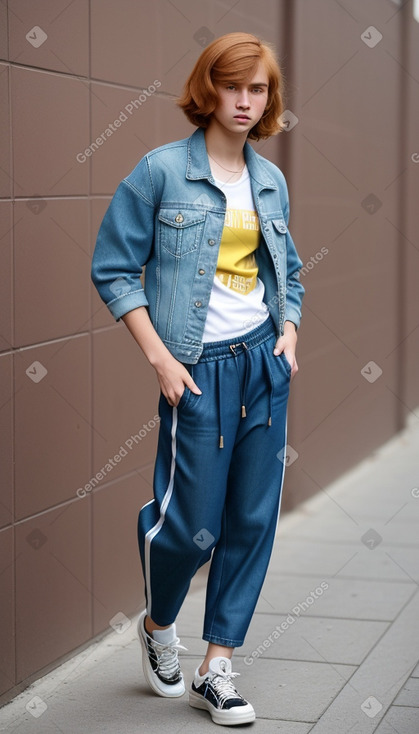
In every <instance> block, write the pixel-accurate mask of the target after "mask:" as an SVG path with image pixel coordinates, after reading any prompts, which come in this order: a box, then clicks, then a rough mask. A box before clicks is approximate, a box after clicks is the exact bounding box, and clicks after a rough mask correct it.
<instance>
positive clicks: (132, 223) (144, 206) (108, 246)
mask: <svg viewBox="0 0 419 734" xmlns="http://www.w3.org/2000/svg"><path fill="white" fill-rule="evenodd" d="M134 170H135V171H136V176H137V178H139V179H140V180H141V181H142V182H143V185H142V190H141V191H140V190H139V189H138V188H136V187H135V186H133V185H132V183H130V182H129V180H127V179H124V180H123V181H121V182H120V184H119V186H118V188H117V189H116V191H115V194H114V196H113V198H112V200H111V202H110V204H109V206H108V209H107V211H106V213H105V216H104V217H103V220H102V223H101V225H100V228H99V232H98V235H97V239H96V245H95V249H94V253H93V258H92V266H91V278H92V281H93V283H94V285H95V287H96V289H97V291H98V293H99V295H100V297H101V299H102V301H103V302H104V303H105V304H106V306H107V307H108V309H109V311H110V312H111V314H112V316H113V317H114V318H115V319H116V321H119V319H120V318H121V316H123V315H124V314H126V313H128V311H132V310H133V309H135V308H138V307H139V306H148V301H147V297H146V294H145V291H144V288H143V285H142V282H141V280H140V278H141V275H142V273H143V270H144V266H145V265H146V264H147V261H148V260H149V258H150V254H151V251H152V248H153V241H154V204H153V201H152V198H151V191H152V188H151V187H149V190H148V191H147V177H148V176H149V173H148V167H147V163H146V161H145V159H143V160H142V161H140V163H139V164H138V166H137V167H136V169H134ZM148 193H149V194H150V199H149V198H148V197H147V194H148Z"/></svg>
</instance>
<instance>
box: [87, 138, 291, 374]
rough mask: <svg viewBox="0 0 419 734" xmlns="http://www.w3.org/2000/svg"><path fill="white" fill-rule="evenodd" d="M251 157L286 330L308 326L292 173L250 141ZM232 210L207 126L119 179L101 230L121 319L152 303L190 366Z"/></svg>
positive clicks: (267, 281) (105, 293)
mask: <svg viewBox="0 0 419 734" xmlns="http://www.w3.org/2000/svg"><path fill="white" fill-rule="evenodd" d="M244 155H245V160H246V164H247V167H248V170H249V175H250V182H251V187H252V192H253V197H254V202H255V206H256V209H257V213H258V215H259V222H260V230H261V235H262V236H261V241H260V246H259V248H258V250H257V253H256V257H257V263H258V267H259V273H258V274H259V277H260V279H261V280H262V281H263V283H264V285H265V301H266V304H267V306H268V308H269V311H270V313H271V315H272V317H273V320H274V323H275V324H276V327H277V333H278V336H279V335H281V334H282V333H283V329H284V322H285V321H287V320H289V321H292V322H294V324H295V325H296V326H297V327H298V326H299V323H300V318H301V301H302V297H303V294H304V288H303V286H302V284H301V283H300V281H299V269H300V268H301V266H302V264H303V263H302V261H301V260H300V258H299V257H298V254H297V251H296V249H295V245H294V242H293V240H292V237H291V235H290V233H289V230H288V226H287V225H288V217H289V207H288V191H287V184H286V181H285V178H284V175H283V173H282V172H281V171H280V170H279V168H277V166H275V165H274V164H273V163H271V162H270V161H268V160H266V159H265V158H263V157H262V156H260V155H258V154H257V153H256V152H255V151H254V150H253V148H252V147H251V146H250V144H249V143H246V144H245V148H244ZM225 211H226V198H225V196H224V194H223V192H222V191H221V190H220V189H219V188H218V187H217V186H216V184H215V182H214V178H213V176H212V174H211V169H210V166H209V161H208V155H207V151H206V145H205V137H204V130H203V129H202V128H198V129H197V130H195V132H194V133H193V134H192V135H191V136H190V137H189V138H186V139H184V140H179V141H177V142H174V143H169V144H168V145H163V146H161V147H160V148H156V149H155V150H152V151H151V152H150V153H148V154H147V155H145V156H144V158H142V159H141V160H140V162H139V163H138V164H137V166H136V167H135V168H134V170H133V171H132V172H131V173H130V174H129V175H128V176H127V177H126V178H124V179H123V180H122V181H121V182H120V184H119V185H118V188H117V189H116V192H115V194H114V196H113V198H112V201H111V202H110V204H109V207H108V209H107V211H106V213H105V216H104V218H103V221H102V224H101V226H100V229H99V233H98V236H97V241H96V247H95V251H94V254H93V261H92V280H93V283H94V284H95V286H96V288H97V290H98V291H99V295H100V296H101V298H102V300H103V301H104V302H105V303H106V305H107V306H108V308H109V310H110V311H111V313H112V315H113V316H114V318H115V319H116V320H117V321H119V319H120V318H121V316H123V315H124V314H125V313H127V312H128V311H131V310H132V309H134V308H137V307H138V306H148V309H149V315H150V319H151V321H152V323H153V325H154V328H155V329H156V331H157V333H158V334H159V336H160V338H161V339H162V340H163V342H164V343H165V345H166V346H167V348H168V349H169V350H170V352H171V353H172V354H173V355H174V357H176V359H178V360H179V361H181V362H184V363H187V364H188V363H189V364H194V363H196V362H197V361H198V359H199V357H200V355H201V352H202V348H203V344H202V335H203V332H204V326H205V320H206V316H207V310H208V303H209V299H210V294H211V289H212V284H213V280H214V275H215V271H216V267H217V259H218V249H219V245H220V240H221V235H222V231H223V226H224V217H225ZM144 266H145V278H144V288H143V285H142V282H141V280H140V276H141V274H142V272H143V269H144ZM252 328H253V326H252V325H251V324H250V325H249V331H250V330H251V329H252Z"/></svg>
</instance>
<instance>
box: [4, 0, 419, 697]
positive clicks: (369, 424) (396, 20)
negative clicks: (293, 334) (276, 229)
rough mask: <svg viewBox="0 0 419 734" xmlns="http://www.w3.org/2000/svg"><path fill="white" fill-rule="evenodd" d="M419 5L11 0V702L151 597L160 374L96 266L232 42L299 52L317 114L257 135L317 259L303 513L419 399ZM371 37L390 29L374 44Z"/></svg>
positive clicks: (304, 418) (299, 486)
mask: <svg viewBox="0 0 419 734" xmlns="http://www.w3.org/2000/svg"><path fill="white" fill-rule="evenodd" d="M409 13H411V9H410V8H409V7H404V9H403V10H401V9H400V7H399V5H398V4H397V3H393V2H390V1H388V2H381V1H379V0H374V2H371V3H368V11H367V9H366V4H365V3H363V2H362V1H361V0H353V1H352V2H347V3H346V9H345V6H344V4H343V3H335V2H334V1H333V0H312V1H311V2H310V3H307V2H304V1H303V0H296V2H294V3H292V4H291V3H286V2H285V0H282V1H281V2H276V3H273V2H270V0H259V2H258V3H256V4H255V3H254V2H251V1H250V0H239V2H236V0H206V1H205V2H195V1H193V0H177V2H175V3H172V2H168V1H167V0H155V1H154V2H152V3H146V2H137V1H134V0H119V1H118V2H117V3H116V2H112V1H111V0H90V2H89V0H72V2H69V0H37V2H31V0H8V2H6V0H2V2H0V59H1V60H0V93H1V99H2V105H1V108H0V130H1V150H0V213H1V218H0V243H1V277H2V289H1V303H0V350H1V352H0V375H1V381H0V406H1V409H0V431H1V452H2V453H1V457H2V479H1V504H0V559H1V567H0V596H1V600H2V603H1V606H0V693H1V692H9V695H10V691H11V690H16V688H15V687H16V686H19V685H21V686H22V685H24V684H25V683H26V682H27V681H28V680H30V679H31V678H33V677H36V676H37V675H38V674H39V671H41V670H43V669H44V670H45V669H46V668H47V667H48V666H51V665H54V664H55V663H56V661H58V660H60V659H62V658H63V656H65V655H68V654H69V653H70V652H71V651H72V650H74V649H76V648H77V647H79V646H81V645H83V644H86V643H87V642H88V640H89V639H90V638H92V637H94V636H95V635H97V634H99V633H101V632H102V631H104V630H106V629H107V628H108V627H109V624H110V621H111V620H112V618H113V617H114V616H115V615H116V614H118V613H120V612H122V613H123V614H126V615H127V616H130V615H132V614H134V613H135V612H136V611H138V610H139V609H140V608H141V605H142V603H143V585H142V577H141V570H140V563H139V559H138V552H137V544H136V523H137V515H138V509H139V507H140V506H141V505H142V504H143V503H144V502H145V501H147V500H148V499H149V498H150V497H151V491H152V490H151V481H152V468H153V457H154V451H155V446H156V438H157V428H156V425H155V424H156V422H155V420H154V417H155V414H156V412H157V387H156V385H157V383H156V379H155V376H154V374H153V372H152V370H151V368H150V367H149V366H148V364H147V363H146V360H145V358H144V357H143V356H142V354H141V352H140V350H139V349H138V347H137V346H136V345H135V343H134V341H133V339H132V337H131V336H130V335H129V334H128V332H127V330H126V328H125V326H124V324H123V323H122V322H120V323H119V324H115V322H114V321H113V319H112V318H111V316H110V315H109V313H108V312H107V310H106V307H105V306H103V305H102V303H101V301H100V299H99V297H98V295H97V293H96V292H95V291H94V289H93V286H92V285H91V283H90V261H91V255H92V251H93V247H94V243H95V238H96V233H97V230H98V226H99V224H100V222H101V219H102V217H103V214H104V212H105V210H106V207H107V205H108V203H109V201H110V199H111V196H112V194H113V192H114V191H115V188H116V186H117V184H118V182H119V181H120V180H121V178H122V177H123V176H124V175H126V174H127V173H129V171H131V170H132V168H133V167H134V165H135V164H136V163H137V161H138V160H139V158H140V157H141V156H142V155H143V154H144V153H145V152H147V151H148V150H149V149H151V148H153V147H155V146H156V145H159V144H161V143H164V142H167V141H169V140H173V139H176V138H179V137H184V136H185V135H188V134H189V133H190V132H191V131H192V129H191V128H190V126H189V125H188V123H187V121H186V119H185V118H184V117H183V115H182V114H181V112H180V111H179V110H178V109H177V108H176V107H175V105H174V104H173V95H176V94H178V93H179V92H180V89H181V85H182V82H183V80H184V79H185V77H186V75H187V74H188V73H189V71H190V68H191V66H192V64H193V63H194V61H195V59H196V58H197V57H198V55H199V53H200V51H201V50H202V48H203V46H205V45H206V44H207V43H208V42H209V41H210V40H211V39H212V37H213V36H218V35H221V34H223V33H227V32H230V31H233V30H247V31H251V32H254V33H256V34H257V35H259V36H261V37H263V38H265V39H267V40H270V41H272V42H273V43H275V45H276V46H277V48H278V50H279V54H280V59H281V61H282V64H283V66H284V68H285V70H286V76H287V88H288V99H287V102H288V105H287V106H288V108H289V109H291V110H292V112H293V114H295V115H296V117H297V118H298V123H297V124H296V125H295V126H292V125H291V126H290V127H291V128H292V129H290V131H289V132H288V133H283V134H282V135H281V136H280V137H279V138H275V139H273V140H271V141H268V142H263V141H262V142H260V143H258V144H257V145H256V147H257V149H258V150H260V151H261V152H262V154H263V155H266V156H267V157H269V158H271V159H272V160H274V161H275V162H276V163H277V164H278V165H280V166H281V168H282V169H283V170H284V172H285V174H286V176H287V180H288V183H289V188H290V195H291V220H290V228H291V231H292V233H293V237H294V240H295V242H296V244H297V246H298V250H299V252H300V255H301V257H302V259H303V261H304V263H310V264H308V265H307V268H306V271H305V274H304V276H303V278H304V279H303V282H304V285H305V286H306V289H307V296H306V302H305V311H304V320H303V324H302V329H301V332H300V343H299V363H300V374H299V375H298V378H297V380H296V381H295V383H294V386H293V394H292V397H291V402H290V414H289V415H290V432H289V443H290V444H291V445H292V446H293V448H294V449H295V451H296V452H297V453H298V455H299V456H298V460H297V461H295V462H294V463H293V464H292V465H291V466H290V467H289V469H288V471H287V480H286V486H285V497H284V501H283V505H282V507H283V509H284V510H286V509H289V508H290V507H292V506H294V505H295V504H296V503H297V502H298V501H300V500H301V499H302V498H304V497H305V496H308V495H309V494H311V493H313V492H315V491H319V490H320V489H321V488H323V487H324V486H325V485H326V483H327V482H328V481H331V480H332V479H333V478H334V477H336V476H337V475H339V474H340V473H341V472H342V471H344V470H345V469H347V468H348V467H349V466H351V465H352V464H354V463H355V462H356V461H358V460H359V459H360V458H362V457H364V456H366V455H368V453H369V452H370V451H372V450H373V449H374V447H376V446H378V445H379V444H380V443H382V442H383V441H384V440H386V439H387V438H388V437H389V436H391V435H392V434H393V433H394V432H395V431H396V430H398V429H399V428H400V427H401V426H402V425H403V422H404V420H405V417H406V415H407V414H409V413H411V412H412V411H414V408H415V406H416V405H417V404H418V402H419V399H418V398H419V396H418V392H419V391H418V383H417V379H416V373H417V367H416V365H417V357H418V352H419V339H418V333H419V330H418V329H417V328H416V327H417V325H418V314H417V308H416V303H417V299H416V288H417V272H418V250H419V244H418V239H417V231H418V221H417V217H418V215H417V208H416V209H415V210H414V206H413V201H414V198H413V190H414V185H415V183H416V185H417V176H418V173H419V165H417V164H415V161H414V159H413V158H412V157H411V156H412V154H413V153H414V152H415V150H416V151H418V145H417V140H416V141H415V138H414V133H415V130H416V128H417V126H416V128H415V126H414V122H413V120H414V118H415V115H416V116H417V94H416V86H415V85H416V84H417V80H415V79H414V78H413V75H412V74H409V73H407V71H404V69H405V68H412V69H413V68H414V62H415V59H414V58H413V54H414V53H416V54H417V51H414V49H415V48H417V46H418V44H417V40H418V39H417V24H416V23H415V21H413V20H412V19H411V18H408V17H407V16H408V14H409ZM403 18H406V23H405V25H406V27H407V29H408V33H409V39H407V38H406V37H404V36H403ZM369 26H374V27H376V28H377V29H379V30H380V32H381V34H382V35H383V38H382V39H381V40H380V41H379V43H376V44H375V45H374V46H372V42H371V40H370V37H371V34H370V35H369V36H368V34H367V36H366V37H365V38H364V40H363V39H362V37H361V36H362V34H363V32H364V31H365V29H367V28H368V27H369ZM377 37H378V36H374V34H373V36H372V39H373V41H374V40H376V38H377ZM366 41H368V42H369V44H370V45H368V44H367V43H366ZM408 41H409V43H408ZM409 48H410V49H411V51H410V52H409V51H408V49H409ZM409 53H410V56H409ZM416 64H417V58H416ZM144 89H146V90H147V92H148V93H147V94H145V93H144V91H143V90H144ZM155 89H156V91H154V90H155ZM138 103H140V104H138ZM124 118H126V119H124ZM416 119H417V117H416ZM115 120H119V121H120V124H119V125H116V124H114V121H115ZM110 125H112V126H113V129H112V128H110V127H109V126H110ZM402 130H403V134H402ZM105 131H107V132H105ZM102 133H105V136H106V140H105V142H103V144H102V145H100V146H96V147H97V149H95V150H94V149H93V147H90V146H91V143H92V141H95V140H96V138H97V137H98V136H100V135H101V134H102ZM415 142H416V148H415V147H414V143H415ZM86 149H87V152H86ZM371 194H373V195H374V196H373V197H372V199H368V196H370V197H371ZM374 197H375V198H374ZM369 202H372V206H370V207H369ZM378 202H380V203H378ZM322 247H324V248H326V249H327V250H328V252H327V254H326V255H324V256H323V257H322V258H320V256H319V255H318V253H319V252H321V248H322ZM311 258H314V263H313V260H311ZM3 281H4V282H3ZM415 329H416V330H415ZM370 361H374V362H375V363H377V365H378V367H379V369H382V370H383V373H382V375H381V376H380V377H379V378H378V379H375V380H374V381H371V374H372V377H376V375H377V374H378V372H377V368H376V367H374V366H373V367H372V370H373V372H372V373H371V371H369V370H370V368H367V370H366V371H365V370H364V375H365V376H364V375H363V374H362V372H361V370H362V369H363V367H364V365H366V364H367V363H368V362H370ZM374 371H375V372H374ZM367 378H368V379H367ZM86 485H87V487H88V490H87V491H86V492H85V494H86V496H84V497H80V496H78V494H77V490H78V489H79V490H80V489H81V488H84V487H86ZM79 494H83V493H82V492H81V493H80V492H79Z"/></svg>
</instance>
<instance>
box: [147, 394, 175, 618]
mask: <svg viewBox="0 0 419 734" xmlns="http://www.w3.org/2000/svg"><path fill="white" fill-rule="evenodd" d="M176 429H177V408H173V412H172V430H171V436H172V460H171V464H170V478H169V484H168V485H167V489H166V492H165V493H164V497H163V500H162V503H161V507H160V517H159V519H158V521H157V522H156V524H155V525H154V527H152V528H151V530H149V531H148V532H147V533H146V535H145V547H144V556H145V583H146V588H147V614H148V615H149V616H150V613H151V575H150V552H151V541H152V540H153V538H155V537H156V535H157V533H158V532H159V531H160V530H161V528H162V527H163V524H164V520H165V517H166V510H167V508H168V506H169V502H170V499H171V497H172V494H173V486H174V479H175V468H176ZM152 501H153V502H154V501H155V500H152Z"/></svg>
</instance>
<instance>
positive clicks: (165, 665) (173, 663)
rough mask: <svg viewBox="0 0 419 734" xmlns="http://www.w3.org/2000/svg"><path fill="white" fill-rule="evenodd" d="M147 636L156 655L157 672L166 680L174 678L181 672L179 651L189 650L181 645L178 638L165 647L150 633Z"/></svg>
mask: <svg viewBox="0 0 419 734" xmlns="http://www.w3.org/2000/svg"><path fill="white" fill-rule="evenodd" d="M146 634H147V638H148V640H149V642H150V643H151V645H152V648H153V650H154V652H155V655H156V661H157V670H158V671H159V672H160V673H161V674H162V676H163V677H164V678H169V679H170V678H173V676H174V675H175V674H176V673H178V671H179V670H180V665H179V660H178V651H179V650H187V649H188V648H187V647H184V646H183V645H181V644H180V640H179V637H176V638H175V639H174V640H173V642H171V643H170V644H169V645H163V644H162V643H160V642H157V641H156V640H155V639H154V638H153V637H151V636H150V635H149V634H148V633H146Z"/></svg>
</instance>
